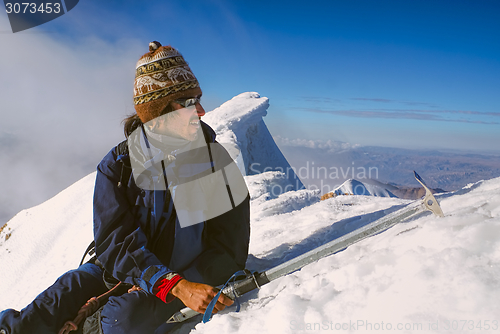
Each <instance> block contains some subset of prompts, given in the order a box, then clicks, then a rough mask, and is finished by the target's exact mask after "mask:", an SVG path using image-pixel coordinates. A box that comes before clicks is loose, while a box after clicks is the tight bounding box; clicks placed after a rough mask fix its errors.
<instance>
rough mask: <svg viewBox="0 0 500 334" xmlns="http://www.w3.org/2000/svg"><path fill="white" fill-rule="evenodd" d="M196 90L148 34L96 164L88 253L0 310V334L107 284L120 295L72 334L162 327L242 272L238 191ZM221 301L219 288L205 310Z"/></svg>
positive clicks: (187, 72) (59, 314)
mask: <svg viewBox="0 0 500 334" xmlns="http://www.w3.org/2000/svg"><path fill="white" fill-rule="evenodd" d="M201 94H202V92H201V89H200V87H199V83H198V81H197V79H196V77H195V76H194V74H193V73H192V71H191V69H190V68H189V66H188V65H187V63H186V62H185V60H184V58H183V56H182V55H181V54H180V53H179V52H178V51H177V50H176V49H174V48H173V47H171V46H162V45H161V44H160V43H159V42H156V41H155V42H151V43H150V44H149V52H147V53H146V54H145V55H143V56H142V57H141V58H140V59H139V61H138V63H137V65H136V78H135V81H134V105H135V109H136V114H135V115H132V116H130V117H128V118H127V119H126V120H125V121H124V132H125V135H126V137H127V141H124V142H122V143H120V144H119V145H117V146H116V147H115V148H113V149H112V150H111V151H110V152H109V153H108V154H107V155H106V156H105V157H104V159H103V160H102V161H101V163H100V164H99V165H98V167H97V176H96V184H95V189H94V242H95V251H96V255H97V259H94V260H93V261H89V262H88V263H86V264H84V265H82V266H80V267H79V268H78V269H76V270H72V271H69V272H67V273H65V274H64V275H62V276H61V277H60V278H59V279H58V280H57V281H56V283H55V284H54V285H53V286H51V287H50V288H48V289H47V290H45V291H44V292H42V293H41V294H40V295H39V296H38V297H37V298H36V299H35V300H34V301H33V302H32V303H31V304H30V305H28V306H27V307H26V308H25V309H23V310H22V311H21V312H18V311H15V310H6V311H4V312H2V313H1V314H0V329H1V330H4V332H5V334H16V333H57V332H58V331H59V330H60V328H61V326H63V325H64V324H65V322H66V321H68V320H69V321H71V320H73V319H74V318H75V316H76V315H77V312H78V310H79V309H80V307H81V306H82V305H83V304H85V302H86V301H87V300H88V299H89V298H91V297H93V296H98V295H100V294H102V293H104V292H106V291H107V290H108V289H109V288H110V287H112V286H113V285H114V284H115V283H118V282H121V283H120V284H124V285H125V287H126V288H127V289H126V290H129V292H126V291H125V293H123V294H120V295H117V296H112V297H110V298H109V300H108V301H107V303H106V304H105V305H103V306H102V307H101V308H100V309H99V310H98V312H97V313H96V314H94V316H93V317H92V318H93V319H94V320H95V319H97V320H96V321H97V326H98V327H99V328H98V329H95V328H96V327H95V322H96V321H94V322H90V323H91V324H92V326H94V327H92V326H90V327H88V326H87V327H85V326H83V333H84V334H93V333H94V332H93V331H95V330H96V332H95V333H103V334H114V333H141V334H142V333H166V332H167V331H168V330H169V329H171V324H166V321H167V320H168V319H169V318H170V316H171V315H172V314H174V313H175V312H177V311H178V310H180V309H182V308H184V307H186V306H187V307H190V308H192V309H193V310H195V311H198V312H200V313H203V312H204V311H205V310H206V308H207V305H208V303H209V302H210V301H211V300H212V298H213V297H214V296H215V295H216V293H217V289H216V288H214V287H215V286H217V285H221V284H223V283H225V282H226V280H227V279H228V278H229V277H230V276H231V275H232V274H233V273H235V272H236V271H238V270H242V269H244V267H245V262H246V259H247V255H248V245H249V236H250V225H249V223H250V207H249V198H250V197H249V194H248V190H247V189H246V186H245V183H244V180H243V178H242V176H241V173H240V172H239V170H238V168H237V167H236V165H235V164H234V162H233V159H232V158H231V157H230V156H229V154H228V153H227V152H226V150H224V149H223V148H222V146H221V145H219V144H218V143H217V142H216V141H215V132H214V131H213V130H212V129H211V128H210V127H209V126H208V125H207V124H205V123H203V122H202V121H201V120H200V119H201V117H202V116H203V115H204V114H205V111H204V109H203V107H202V105H201V103H200V98H201ZM103 277H104V278H103ZM232 303H233V301H232V300H231V299H229V298H228V297H226V296H224V295H222V294H221V295H220V297H219V299H218V300H217V303H216V305H215V308H214V312H218V311H220V310H223V309H224V308H225V307H226V306H230V305H231V304H232ZM89 319H90V318H89ZM87 320H88V319H87ZM81 327H82V326H80V328H79V330H80V331H81V330H82V328H81ZM1 334H4V333H1Z"/></svg>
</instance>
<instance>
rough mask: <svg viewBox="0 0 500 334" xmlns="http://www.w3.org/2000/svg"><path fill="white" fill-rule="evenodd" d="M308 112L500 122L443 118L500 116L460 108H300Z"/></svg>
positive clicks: (480, 122)
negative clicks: (444, 115)
mask: <svg viewBox="0 0 500 334" xmlns="http://www.w3.org/2000/svg"><path fill="white" fill-rule="evenodd" d="M298 109H301V110H304V111H308V112H315V113H323V114H331V115H339V116H348V117H359V118H386V119H415V120H425V121H439V122H457V123H473V124H485V125H497V124H500V123H499V122H496V121H482V120H471V119H457V118H455V119H453V118H443V117H442V115H441V114H468V115H479V116H499V114H497V113H483V112H473V111H460V110H415V109H407V110H406V109H376V110H373V109H368V110H356V109H349V110H331V109H330V110H325V109H319V108H298Z"/></svg>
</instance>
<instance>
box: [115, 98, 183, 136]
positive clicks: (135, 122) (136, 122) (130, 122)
mask: <svg viewBox="0 0 500 334" xmlns="http://www.w3.org/2000/svg"><path fill="white" fill-rule="evenodd" d="M172 111H174V107H173V106H172V104H171V103H169V104H167V106H166V107H165V109H163V110H162V112H161V114H160V116H161V115H165V114H168V113H170V112H172ZM122 124H123V134H124V135H125V138H128V137H129V136H130V135H131V134H132V132H134V131H135V130H136V129H137V128H138V127H139V126H141V125H142V121H141V119H140V118H139V116H138V115H137V114H136V113H133V114H131V115H128V116H127V117H125V119H124V120H123V121H122Z"/></svg>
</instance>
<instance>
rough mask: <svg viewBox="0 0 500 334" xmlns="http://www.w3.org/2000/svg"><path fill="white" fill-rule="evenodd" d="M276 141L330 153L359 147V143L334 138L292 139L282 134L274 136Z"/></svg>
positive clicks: (279, 143)
mask: <svg viewBox="0 0 500 334" xmlns="http://www.w3.org/2000/svg"><path fill="white" fill-rule="evenodd" d="M273 138H274V141H275V142H276V143H277V144H278V145H283V146H294V147H307V148H313V149H322V150H327V151H328V152H329V153H333V152H339V151H344V150H348V149H352V148H356V147H359V145H357V144H354V145H353V144H350V143H346V142H342V141H333V140H327V141H323V140H311V139H300V138H296V139H290V138H285V137H281V136H274V137H273Z"/></svg>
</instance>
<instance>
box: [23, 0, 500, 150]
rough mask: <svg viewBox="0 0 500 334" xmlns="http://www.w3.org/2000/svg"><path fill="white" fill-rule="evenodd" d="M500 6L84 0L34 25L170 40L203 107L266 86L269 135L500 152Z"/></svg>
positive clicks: (77, 38) (71, 39)
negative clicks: (192, 75) (190, 70)
mask: <svg viewBox="0 0 500 334" xmlns="http://www.w3.org/2000/svg"><path fill="white" fill-rule="evenodd" d="M499 13H500V3H499V2H497V1H480V2H477V1H313V2H310V3H307V2H302V1H301V2H299V1H295V2H294V1H251V2H249V1H147V2H145V1H144V2H143V1H141V2H138V1H80V3H79V4H78V6H77V7H75V9H74V10H72V11H71V12H69V13H68V14H67V15H65V16H63V17H61V18H59V19H56V20H54V21H52V22H50V23H47V24H45V25H43V26H40V27H39V28H35V29H33V30H38V31H40V32H43V31H47V32H52V33H54V32H55V33H54V34H52V35H53V38H54V39H57V40H59V41H60V42H63V41H64V42H66V43H69V44H72V43H81V42H82V41H85V43H87V44H88V43H89V41H91V40H95V43H96V44H98V43H100V42H103V41H104V42H107V43H110V44H112V45H113V46H114V47H115V49H116V52H120V51H119V50H120V49H124V48H127V47H128V46H127V41H129V40H134V41H135V43H133V46H132V45H131V46H130V49H131V50H133V51H136V54H137V57H136V58H138V57H139V56H140V55H141V54H142V53H144V52H146V51H147V44H148V42H149V41H151V40H159V41H160V42H162V43H163V44H171V45H173V46H174V47H176V48H178V49H179V50H180V51H181V52H182V53H183V54H184V56H185V57H186V59H187V60H188V62H189V63H190V65H191V67H192V68H193V70H194V72H195V74H196V75H197V76H198V78H199V80H200V82H201V84H202V88H203V90H204V96H205V105H206V107H207V109H212V108H214V107H215V106H217V105H219V104H220V103H222V102H224V101H226V100H228V99H230V98H231V97H232V96H234V95H237V94H239V93H241V92H244V91H257V92H259V93H260V94H261V95H263V96H267V97H269V99H270V103H271V109H270V110H269V115H268V116H267V118H266V123H267V124H268V126H269V128H270V130H271V132H272V133H273V134H274V135H280V136H282V137H287V138H298V137H300V138H305V139H312V140H328V139H333V140H340V141H347V142H350V143H353V144H361V145H380V146H395V147H404V148H441V149H444V148H446V149H465V150H481V151H485V150H490V151H495V152H497V153H498V152H500V149H499V148H498V145H497V143H498V142H500V140H499V139H500V138H499V137H500V131H499V130H500V98H499V95H500V94H498V92H499V91H500V20H499V19H498V15H499ZM141 44H142V45H141ZM130 66H133V65H132V64H131V65H130Z"/></svg>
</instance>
